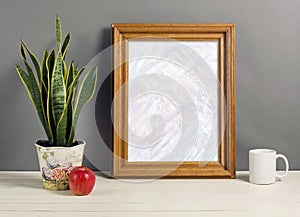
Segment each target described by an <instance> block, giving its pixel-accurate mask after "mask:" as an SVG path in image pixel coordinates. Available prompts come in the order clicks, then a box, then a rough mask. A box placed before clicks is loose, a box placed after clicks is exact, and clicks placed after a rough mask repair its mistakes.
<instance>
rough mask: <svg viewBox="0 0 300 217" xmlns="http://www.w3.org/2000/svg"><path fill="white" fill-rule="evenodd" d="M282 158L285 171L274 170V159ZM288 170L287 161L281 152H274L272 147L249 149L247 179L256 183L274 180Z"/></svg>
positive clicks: (263, 183) (262, 183)
mask: <svg viewBox="0 0 300 217" xmlns="http://www.w3.org/2000/svg"><path fill="white" fill-rule="evenodd" d="M278 158H282V159H283V160H284V162H285V173H284V174H282V175H279V174H278V173H277V172H276V160H277V159H278ZM288 170H289V162H288V160H287V158H286V157H285V156H284V155H282V154H276V151H275V150H272V149H253V150H250V151H249V181H250V182H251V183H254V184H258V185H267V184H272V183H274V182H275V180H276V178H282V177H284V176H285V175H286V174H287V172H288Z"/></svg>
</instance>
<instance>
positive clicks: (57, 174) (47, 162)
mask: <svg viewBox="0 0 300 217" xmlns="http://www.w3.org/2000/svg"><path fill="white" fill-rule="evenodd" d="M85 145H86V143H85V141H77V142H75V143H74V145H73V146H69V147H59V146H49V142H48V141H45V140H39V141H38V142H37V143H36V144H35V146H36V151H37V156H38V160H39V165H40V171H41V173H42V177H43V187H44V189H47V190H53V191H62V190H68V189H69V182H68V176H69V174H70V172H71V170H72V169H73V168H74V167H76V166H81V165H82V159H83V153H84V147H85Z"/></svg>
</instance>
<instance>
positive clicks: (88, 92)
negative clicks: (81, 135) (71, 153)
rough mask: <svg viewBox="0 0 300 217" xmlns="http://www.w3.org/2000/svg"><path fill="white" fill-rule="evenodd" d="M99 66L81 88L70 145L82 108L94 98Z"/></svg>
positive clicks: (91, 72) (94, 68)
mask: <svg viewBox="0 0 300 217" xmlns="http://www.w3.org/2000/svg"><path fill="white" fill-rule="evenodd" d="M97 71H98V70H97V66H94V67H93V68H92V69H91V70H90V71H89V72H88V73H87V74H86V76H85V77H84V79H83V81H82V83H81V86H80V88H79V92H78V96H77V100H76V105H75V109H74V114H73V123H72V129H71V133H70V137H69V140H68V144H69V143H71V141H72V142H73V139H74V134H75V128H76V123H77V120H78V116H79V113H80V111H81V109H82V107H83V106H84V105H85V104H86V103H87V102H88V101H89V100H90V99H91V98H92V96H93V94H94V92H95V88H96V81H97Z"/></svg>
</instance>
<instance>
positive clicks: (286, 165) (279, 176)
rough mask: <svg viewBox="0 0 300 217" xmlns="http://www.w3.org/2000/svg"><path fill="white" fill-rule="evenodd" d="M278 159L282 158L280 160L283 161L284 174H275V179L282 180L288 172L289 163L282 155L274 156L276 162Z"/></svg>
mask: <svg viewBox="0 0 300 217" xmlns="http://www.w3.org/2000/svg"><path fill="white" fill-rule="evenodd" d="M278 158H282V159H283V160H284V162H285V173H284V174H282V175H280V174H278V173H277V172H276V177H277V178H282V177H284V176H285V175H286V174H287V173H288V171H289V162H288V159H287V158H286V157H285V156H284V155H282V154H276V160H277V159H278Z"/></svg>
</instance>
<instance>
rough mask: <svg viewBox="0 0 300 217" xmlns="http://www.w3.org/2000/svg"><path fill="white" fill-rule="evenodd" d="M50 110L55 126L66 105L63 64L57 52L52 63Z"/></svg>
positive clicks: (59, 53)
mask: <svg viewBox="0 0 300 217" xmlns="http://www.w3.org/2000/svg"><path fill="white" fill-rule="evenodd" d="M50 98H51V109H52V115H53V120H54V125H55V126H57V123H58V121H59V120H60V118H61V116H62V113H63V111H64V107H65V103H66V87H65V82H64V75H63V63H62V56H61V52H60V51H59V52H58V54H57V57H56V60H55V63H54V70H53V72H52V78H51V93H50Z"/></svg>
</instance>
